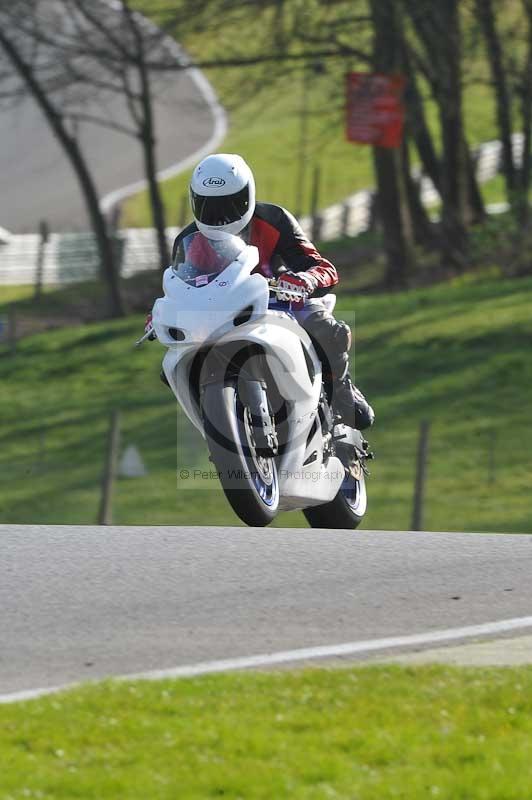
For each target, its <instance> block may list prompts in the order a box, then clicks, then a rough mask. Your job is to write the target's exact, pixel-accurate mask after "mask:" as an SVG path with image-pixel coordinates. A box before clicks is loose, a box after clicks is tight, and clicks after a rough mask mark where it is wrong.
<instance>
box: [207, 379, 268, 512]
mask: <svg viewBox="0 0 532 800" xmlns="http://www.w3.org/2000/svg"><path fill="white" fill-rule="evenodd" d="M201 408H202V414H203V422H204V426H205V436H206V439H207V444H208V447H209V452H210V454H211V458H212V460H213V462H214V465H215V467H216V470H217V472H218V476H219V478H220V483H221V484H222V488H223V490H224V493H225V496H226V497H227V499H228V501H229V503H230V505H231V507H232V508H233V510H234V512H235V513H236V514H237V515H238V516H239V517H240V519H241V520H242V522H245V523H246V525H251V526H256V527H263V526H265V525H269V524H270V522H272V521H273V519H275V516H276V515H277V510H278V508H279V480H278V476H277V467H276V463H275V459H274V458H273V457H265V456H258V455H257V453H256V451H255V446H254V440H253V429H252V427H251V424H250V419H249V412H248V409H247V408H246V407H245V406H244V405H243V404H242V402H241V400H240V398H239V396H238V391H237V382H236V380H235V381H229V382H228V383H226V384H223V385H222V384H220V383H213V384H207V385H206V386H205V387H204V389H203V396H202V404H201Z"/></svg>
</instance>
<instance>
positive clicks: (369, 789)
mask: <svg viewBox="0 0 532 800" xmlns="http://www.w3.org/2000/svg"><path fill="white" fill-rule="evenodd" d="M0 763H1V770H0V799H1V800H12V799H14V798H17V799H18V798H23V797H30V798H44V799H45V800H52V798H53V800H62V799H64V800H74V799H75V798H83V800H89V799H91V798H94V800H96V798H97V799H98V800H106V799H107V798H108V800H117V798H120V800H146V798H150V800H174V799H175V798H179V800H207V798H218V797H225V798H231V799H234V800H237V799H238V800H240V798H246V800H252V799H253V800H255V799H256V800H259V798H262V799H263V800H273V798H275V800H278V799H280V798H290V800H326V799H327V798H340V799H342V800H354V798H356V799H357V800H377V798H378V800H385V799H386V800H388V799H389V800H392V798H398V799H399V800H401V798H402V799H403V800H427V798H438V799H439V800H524V798H528V797H530V796H532V767H531V764H532V668H530V667H526V668H519V669H517V668H516V669H488V670H485V669H484V670H479V669H453V668H448V667H439V666H438V667H436V666H433V667H423V668H400V667H395V666H379V667H374V666H372V667H362V668H351V669H308V670H304V671H297V672H293V673H290V672H278V673H262V674H260V673H242V674H233V675H218V676H208V677H203V678H198V679H193V680H180V681H164V682H156V683H139V682H137V683H133V682H126V683H116V682H115V683H112V682H110V683H106V684H103V685H95V686H86V687H84V688H82V689H78V690H75V691H71V692H68V693H66V694H60V695H57V696H53V697H48V698H44V699H39V700H36V701H31V702H29V703H17V704H15V705H9V706H0Z"/></svg>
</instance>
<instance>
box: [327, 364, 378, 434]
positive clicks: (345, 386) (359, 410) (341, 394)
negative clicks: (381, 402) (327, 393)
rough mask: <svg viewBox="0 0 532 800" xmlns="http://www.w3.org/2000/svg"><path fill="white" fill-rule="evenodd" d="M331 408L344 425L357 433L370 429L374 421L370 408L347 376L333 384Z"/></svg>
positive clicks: (373, 414)
mask: <svg viewBox="0 0 532 800" xmlns="http://www.w3.org/2000/svg"><path fill="white" fill-rule="evenodd" d="M332 406H333V410H334V411H335V412H336V413H337V414H338V415H339V416H340V417H341V420H342V422H343V423H344V424H345V425H349V427H350V428H356V429H357V430H359V431H363V430H365V429H366V428H369V427H371V425H373V422H374V420H375V413H374V411H373V409H372V407H371V406H370V404H369V403H368V401H367V400H366V398H365V397H364V395H363V394H362V392H361V391H360V389H357V387H356V386H355V384H354V383H353V381H352V380H351V377H350V376H349V374H347V375H345V377H344V378H340V379H336V380H335V381H334V382H333V392H332Z"/></svg>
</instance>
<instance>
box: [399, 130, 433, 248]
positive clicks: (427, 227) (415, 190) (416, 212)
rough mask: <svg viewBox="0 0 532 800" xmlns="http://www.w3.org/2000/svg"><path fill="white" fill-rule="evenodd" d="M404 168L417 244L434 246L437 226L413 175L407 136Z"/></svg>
mask: <svg viewBox="0 0 532 800" xmlns="http://www.w3.org/2000/svg"><path fill="white" fill-rule="evenodd" d="M403 170H404V180H405V185H406V191H407V198H408V205H409V207H410V217H411V220H412V227H413V231H414V238H415V241H416V244H420V245H423V246H425V247H434V246H435V245H436V244H437V240H438V237H437V235H436V230H435V226H434V225H433V224H432V222H431V220H430V217H429V215H428V213H427V209H426V208H425V206H424V205H423V202H422V199H421V192H420V187H419V184H418V182H417V181H415V180H414V178H413V177H412V171H411V167H410V154H409V147H408V139H407V137H406V136H405V138H404V141H403Z"/></svg>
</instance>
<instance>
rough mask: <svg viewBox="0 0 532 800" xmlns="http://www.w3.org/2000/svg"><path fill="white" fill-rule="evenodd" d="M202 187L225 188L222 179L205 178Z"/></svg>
mask: <svg viewBox="0 0 532 800" xmlns="http://www.w3.org/2000/svg"><path fill="white" fill-rule="evenodd" d="M203 185H204V186H225V181H224V179H223V178H212V177H211V178H205V180H204V181H203Z"/></svg>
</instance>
